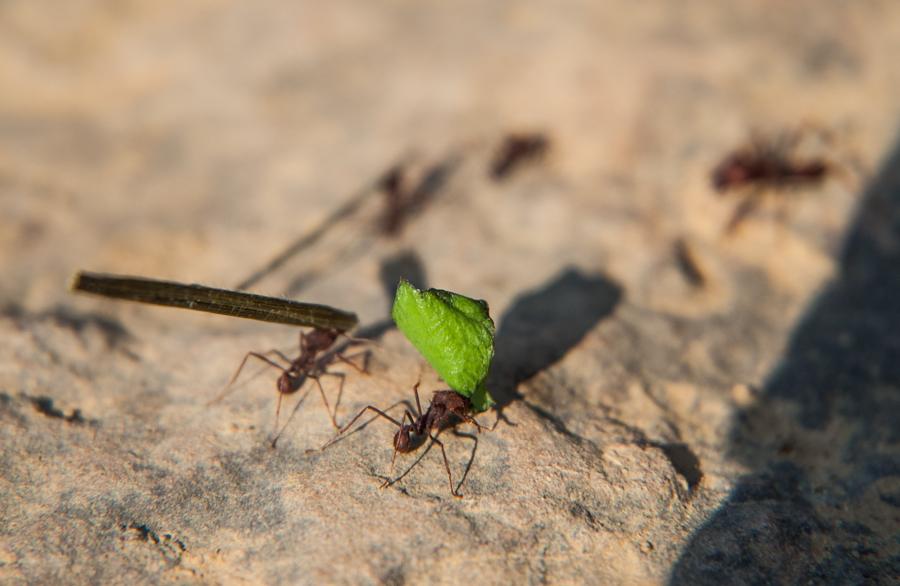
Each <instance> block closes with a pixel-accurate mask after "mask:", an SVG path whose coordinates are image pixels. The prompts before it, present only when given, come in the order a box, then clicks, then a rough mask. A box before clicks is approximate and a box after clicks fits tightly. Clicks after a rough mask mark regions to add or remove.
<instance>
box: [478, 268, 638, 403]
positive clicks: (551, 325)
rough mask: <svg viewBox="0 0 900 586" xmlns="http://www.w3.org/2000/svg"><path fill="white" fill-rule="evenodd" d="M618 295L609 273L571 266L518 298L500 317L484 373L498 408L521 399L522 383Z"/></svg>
mask: <svg viewBox="0 0 900 586" xmlns="http://www.w3.org/2000/svg"><path fill="white" fill-rule="evenodd" d="M621 298H622V289H621V287H619V285H617V284H616V283H614V282H613V281H612V280H610V279H609V278H607V277H605V276H603V275H588V276H585V275H583V274H582V273H580V272H578V271H577V270H575V269H567V270H565V271H563V272H562V273H561V274H560V275H559V276H557V277H556V278H554V279H553V280H552V281H551V282H550V283H549V284H547V285H545V286H544V287H542V288H541V289H538V290H537V291H531V292H527V293H524V294H522V295H520V296H519V297H518V298H516V300H515V301H514V302H513V303H512V305H511V306H510V308H509V309H508V310H507V311H506V312H505V313H504V314H503V316H502V317H501V318H500V327H499V329H498V330H497V335H496V338H495V343H494V346H495V355H494V363H493V365H492V367H491V373H490V374H489V376H488V388H489V389H490V391H491V394H492V395H493V396H494V399H495V400H496V401H497V408H498V410H499V409H502V408H503V407H505V406H506V405H509V404H510V403H511V402H512V401H514V400H516V399H518V398H519V395H518V392H517V391H516V386H517V385H518V384H519V383H520V382H522V381H524V380H526V379H528V378H531V377H532V376H534V375H535V374H537V373H538V372H540V371H541V370H543V369H545V368H547V367H549V366H551V365H552V364H554V363H555V362H557V361H558V360H559V359H560V358H562V357H563V356H564V355H565V354H566V352H568V351H569V350H570V349H572V348H573V347H574V346H575V345H576V344H578V342H580V341H581V339H582V338H583V337H584V336H585V334H587V333H588V332H589V331H590V330H591V329H593V328H594V326H596V325H597V323H598V322H599V321H600V320H602V319H603V318H605V317H606V316H608V315H610V314H611V313H612V311H613V309H615V307H616V305H618V303H619V301H620V300H621Z"/></svg>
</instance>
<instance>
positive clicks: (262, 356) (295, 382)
mask: <svg viewBox="0 0 900 586" xmlns="http://www.w3.org/2000/svg"><path fill="white" fill-rule="evenodd" d="M340 335H341V333H340V332H339V331H338V330H335V329H327V328H314V329H313V330H312V331H311V332H309V333H303V332H302V331H301V332H300V354H299V355H298V356H297V358H295V359H293V360H291V359H290V358H288V357H287V356H285V355H284V354H283V353H282V352H280V351H278V350H274V349H273V350H269V351H268V352H248V353H247V354H246V355H245V356H244V359H243V360H242V361H241V364H240V366H238V369H237V371H235V373H234V375H233V376H232V377H231V380H229V381H228V384H227V385H225V389H224V390H223V391H222V393H221V394H220V395H219V396H218V397H216V398H215V399H213V400H212V401H210V404H212V403H216V402H218V401H220V400H221V399H223V398H224V397H225V396H226V395H227V394H228V393H229V392H230V390H231V387H232V385H233V384H234V382H235V381H236V380H237V378H238V376H239V375H240V374H241V371H242V370H243V369H244V366H245V365H246V364H247V360H249V359H250V358H257V359H259V360H262V361H263V362H265V363H266V364H268V365H269V366H272V367H274V368H277V369H278V370H280V371H281V376H279V377H278V381H277V382H276V385H275V388H276V389H277V390H278V403H277V405H276V407H275V436H274V438H273V439H272V447H273V448H274V447H275V446H276V444H277V442H278V438H280V437H281V434H282V433H283V432H284V430H285V429H286V428H287V425H288V424H287V423H286V424H285V426H284V427H283V428H281V430H280V431H279V430H278V419H279V416H280V414H281V399H282V397H284V395H290V394H293V393H296V392H297V391H299V390H300V389H301V387H303V384H304V383H305V382H306V380H307V379H312V380H313V382H315V383H316V387H317V388H318V389H319V395H320V396H321V397H322V403H323V404H324V405H325V409H326V410H327V411H328V416H329V418H330V419H331V424H332V425H333V426H334V428H335V429H338V430H339V429H340V426H339V425H338V424H337V421H336V419H335V413H334V411H332V409H331V405H330V404H329V402H328V398H327V397H326V396H325V389H323V388H322V383H321V382H320V381H319V379H320V378H321V377H323V376H333V377H335V378H339V379H340V380H341V383H340V390H339V391H338V396H337V400H336V401H335V407H334V408H335V410H337V406H338V404H339V403H340V396H341V393H342V392H343V388H344V377H345V375H344V374H343V373H339V372H329V371H328V367H329V366H330V365H331V364H332V362H334V360H340V361H341V362H344V363H345V364H348V365H350V366H352V367H353V368H355V369H356V370H357V371H359V372H362V373H365V372H366V362H367V359H368V355H369V352H368V350H366V351H363V352H360V353H357V354H353V355H351V356H344V354H343V350H344V348H338V349H334V350H330V351H329V349H331V348H332V346H334V344H335V342H336V341H337V339H338V336H340ZM350 341H351V342H355V341H357V340H355V339H353V338H350ZM268 355H274V356H276V357H277V358H279V359H280V360H282V361H283V362H284V364H286V365H287V366H284V365H282V364H278V363H277V362H275V361H274V360H272V359H271V358H269V357H268ZM357 356H363V366H362V367H359V366H358V365H356V364H355V363H353V362H352V361H351V358H355V357H357ZM288 423H290V419H289V420H288Z"/></svg>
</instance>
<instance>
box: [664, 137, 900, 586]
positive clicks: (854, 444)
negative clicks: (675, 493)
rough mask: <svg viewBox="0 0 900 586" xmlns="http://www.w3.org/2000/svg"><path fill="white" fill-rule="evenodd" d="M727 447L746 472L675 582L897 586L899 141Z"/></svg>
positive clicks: (680, 565) (696, 540) (688, 551)
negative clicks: (824, 283)
mask: <svg viewBox="0 0 900 586" xmlns="http://www.w3.org/2000/svg"><path fill="white" fill-rule="evenodd" d="M785 405H790V406H791V408H790V409H785V408H784V406H785ZM730 452H731V454H732V457H734V458H736V459H737V460H739V461H740V462H741V463H743V464H745V465H747V466H748V467H750V468H751V469H752V470H753V472H751V473H750V474H747V475H746V476H744V477H742V478H741V479H740V480H739V482H738V484H737V486H736V488H735V489H734V491H733V492H732V494H731V496H730V497H729V499H728V501H727V502H725V504H723V505H722V507H721V508H720V509H719V510H718V511H716V513H715V515H714V516H713V517H712V518H711V519H710V520H709V521H708V522H707V523H706V524H705V525H703V526H702V527H701V528H699V529H698V530H697V532H696V533H695V534H694V536H693V537H692V539H691V541H690V543H688V545H687V547H686V548H685V550H684V552H683V554H682V556H681V558H680V560H679V561H678V562H677V564H676V566H675V568H674V570H673V574H672V577H671V583H672V584H726V583H727V584H863V583H865V584H888V583H893V584H896V583H898V580H900V144H895V146H894V150H893V151H892V152H891V153H890V156H889V157H888V158H887V159H886V161H885V163H884V165H883V167H882V169H881V171H880V173H879V175H877V176H876V177H875V178H874V179H873V181H872V182H871V184H870V185H869V187H868V189H867V190H866V193H865V195H864V198H863V202H862V206H861V208H860V211H859V214H858V217H857V219H856V223H855V225H854V226H853V228H852V229H851V231H850V233H849V235H848V237H847V240H846V243H845V247H844V250H843V252H842V256H841V264H840V272H839V274H838V275H837V278H836V279H835V281H834V283H833V284H832V285H831V286H829V287H828V289H826V290H825V291H824V292H823V293H822V295H821V296H820V297H819V298H818V299H817V300H816V301H815V303H814V304H813V305H812V307H811V308H810V310H809V311H808V313H807V314H806V315H805V317H804V319H803V320H802V321H801V322H800V323H799V325H798V327H797V328H796V330H795V331H794V333H793V335H792V338H791V340H790V343H789V346H788V348H787V350H786V352H785V355H784V357H783V360H782V361H781V363H780V365H779V366H778V367H777V368H776V369H775V370H774V371H773V372H772V373H771V375H770V376H769V378H768V381H767V383H766V384H765V387H764V389H763V392H762V394H761V396H760V398H759V400H758V401H757V403H756V404H754V405H753V406H752V407H750V408H748V409H746V410H744V411H743V412H741V413H739V414H738V415H737V417H736V418H735V421H734V424H733V430H732V436H731V446H730Z"/></svg>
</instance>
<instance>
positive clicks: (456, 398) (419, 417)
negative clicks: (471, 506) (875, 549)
mask: <svg viewBox="0 0 900 586" xmlns="http://www.w3.org/2000/svg"><path fill="white" fill-rule="evenodd" d="M413 392H414V393H415V396H416V413H413V412H412V411H410V410H409V409H407V410H406V411H405V412H404V413H403V418H402V419H401V420H400V421H398V420H396V419H394V418H393V417H391V416H390V415H388V414H387V413H385V412H384V411H382V410H381V409H379V408H377V407H375V406H373V405H367V406H366V407H364V408H363V409H362V410H361V411H360V412H359V413H357V414H356V416H355V417H354V418H353V419H351V420H350V423H348V424H347V425H345V426H344V427H343V428H341V429H340V430H339V431H338V434H337V436H335V437H334V438H333V439H331V440H330V441H329V442H328V443H326V444H325V445H324V446H322V449H323V450H324V449H325V448H327V447H328V446H330V445H331V444H333V443H334V442H336V441H337V440H338V439H340V438H341V437H343V434H344V433H345V432H346V431H347V430H348V429H350V428H351V427H352V426H353V424H354V423H356V421H357V420H358V419H359V418H360V417H362V416H363V414H365V412H366V411H372V412H373V413H375V414H376V415H378V416H379V417H383V418H385V419H387V420H388V421H390V422H391V423H393V424H394V425H396V426H397V427H398V429H397V432H396V433H395V434H394V439H393V445H394V454H393V456H392V457H391V471H392V472H393V469H394V461H395V459H396V457H397V453H398V452H399V453H401V454H408V453H410V452H413V451H415V450H416V449H418V448H419V447H421V445H422V444H423V443H425V440H426V439H430V440H431V443H430V444H429V446H428V448H426V450H425V452H423V453H422V455H421V456H419V457H418V458H417V459H416V461H415V462H413V464H412V465H411V466H410V467H409V468H407V469H406V471H405V472H403V474H401V475H400V476H398V477H397V478H393V479H391V478H388V479H387V480H385V481H384V483H382V485H381V488H385V487H387V486H391V485H392V484H394V483H396V482H399V481H400V480H402V479H403V478H404V477H405V476H406V475H407V474H409V473H410V471H412V469H413V468H415V467H416V465H417V464H418V463H419V462H420V461H421V460H422V458H424V457H425V454H427V453H428V450H430V449H431V446H432V445H434V444H437V446H438V447H439V448H441V455H442V456H443V458H444V469H445V470H446V471H447V480H448V481H449V483H450V494H452V495H453V496H455V497H461V496H462V495H461V494H460V493H459V488H460V487H454V486H453V474H452V473H451V472H450V462H449V461H448V460H447V452H446V451H445V450H444V444H443V442H441V440H439V439H438V437H437V436H438V435H440V433H441V432H442V431H444V430H445V429H450V428H453V427H456V426H457V425H459V424H460V423H463V422H467V423H471V424H472V425H474V426H475V427H476V429H477V430H478V431H481V430H482V429H483V428H484V426H482V425H481V424H480V423H478V421H476V420H475V418H474V417H473V416H472V403H471V402H470V401H469V399H468V398H467V397H464V396H463V395H460V394H459V393H457V392H456V391H450V390H446V391H436V392H435V393H434V395H433V396H432V398H431V404H430V405H428V409H427V410H425V412H422V403H421V402H420V401H419V383H416V384H415V386H414V387H413ZM472 437H474V436H472ZM475 441H476V442H477V440H475ZM470 463H471V462H470ZM464 480H465V478H463V481H464ZM463 481H461V482H460V485H462V482H463Z"/></svg>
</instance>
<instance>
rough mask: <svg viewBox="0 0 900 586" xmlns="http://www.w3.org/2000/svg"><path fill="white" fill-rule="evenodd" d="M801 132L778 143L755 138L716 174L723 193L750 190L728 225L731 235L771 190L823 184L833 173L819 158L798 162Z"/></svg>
mask: <svg viewBox="0 0 900 586" xmlns="http://www.w3.org/2000/svg"><path fill="white" fill-rule="evenodd" d="M800 137H801V132H800V131H795V132H790V133H785V134H783V135H782V136H781V137H779V138H778V139H776V140H774V141H773V140H764V139H762V138H760V137H756V138H754V139H753V140H752V141H751V143H750V144H749V145H747V146H744V147H742V148H739V149H737V150H735V151H733V152H732V153H730V154H728V155H727V156H726V157H725V158H724V159H722V161H721V162H720V163H719V164H718V165H716V167H715V168H714V169H713V171H712V177H711V178H712V184H713V187H714V188H715V189H716V191H718V192H719V193H722V194H724V193H726V192H728V191H734V190H738V189H741V188H750V190H749V191H747V192H746V193H745V194H744V198H743V200H742V201H741V202H740V203H739V204H738V205H737V207H736V208H735V210H734V212H733V213H732V215H731V219H730V220H729V221H728V223H727V224H726V225H725V232H726V233H727V234H730V233H733V232H734V231H735V230H736V229H737V227H738V226H739V225H740V224H741V223H742V222H743V221H744V220H745V219H747V217H748V216H749V215H750V214H751V213H752V212H753V211H754V210H756V208H757V207H758V206H759V205H760V203H761V199H762V198H761V196H762V195H763V194H764V193H765V191H767V190H773V191H776V192H783V191H785V190H787V189H790V188H797V187H804V186H811V185H815V184H818V183H821V182H822V181H823V180H824V179H825V177H826V176H827V175H828V174H829V173H830V172H831V171H832V170H833V169H832V165H830V164H829V163H827V162H826V161H824V160H822V159H819V158H810V159H806V160H798V159H796V158H794V157H793V156H792V151H793V150H795V149H796V147H797V145H798V143H799V142H800Z"/></svg>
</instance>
